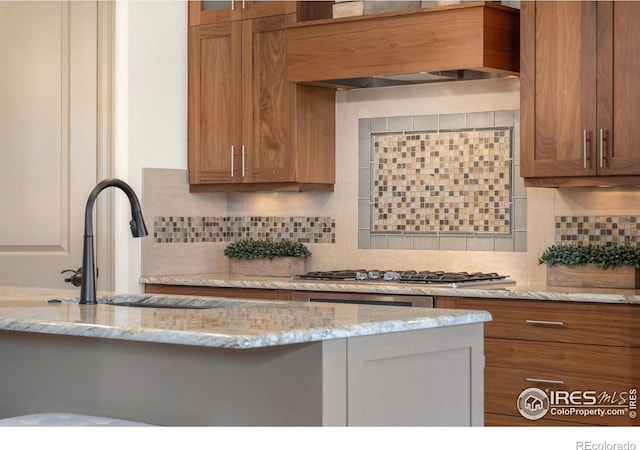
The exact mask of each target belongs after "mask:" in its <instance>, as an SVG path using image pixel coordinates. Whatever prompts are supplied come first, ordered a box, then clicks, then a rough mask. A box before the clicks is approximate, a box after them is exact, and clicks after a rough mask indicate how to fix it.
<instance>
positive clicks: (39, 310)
mask: <svg viewBox="0 0 640 450" xmlns="http://www.w3.org/2000/svg"><path fill="white" fill-rule="evenodd" d="M148 297H150V296H149V295H124V296H123V295H121V296H117V295H116V296H112V295H105V294H101V293H98V305H80V304H78V298H79V292H78V291H77V290H73V289H68V290H67V289H63V290H54V289H42V288H25V287H12V286H0V330H9V331H21V332H30V333H47V334H60V335H69V336H83V337H96V338H108V339H122V340H131V341H145V342H158V343H166V344H181V345H195V346H203V347H221V348H238V349H247V348H260V347H268V346H274V345H286V344H297V343H304V342H314V341H322V340H327V339H337V338H347V337H354V336H364V335H372V334H384V333H391V332H397V331H408V330H418V329H427V328H437V327H446V326H453V325H464V324H472V323H482V322H487V321H490V320H491V314H489V313H488V312H486V311H466V310H447V309H432V308H398V307H394V306H390V307H389V306H371V305H344V304H317V303H313V304H311V303H304V302H271V301H250V300H235V299H215V298H207V297H186V296H169V295H167V296H156V295H154V296H152V297H150V298H149V299H148V300H144V299H145V298H148ZM51 300H53V301H54V302H55V303H51ZM132 300H133V301H145V302H147V303H149V302H158V303H183V304H185V305H190V306H193V305H194V304H195V305H200V306H205V305H210V306H215V307H214V308H212V309H165V308H156V307H149V308H147V307H144V308H143V307H125V306H115V305H112V304H108V303H106V302H108V301H113V302H123V301H132Z"/></svg>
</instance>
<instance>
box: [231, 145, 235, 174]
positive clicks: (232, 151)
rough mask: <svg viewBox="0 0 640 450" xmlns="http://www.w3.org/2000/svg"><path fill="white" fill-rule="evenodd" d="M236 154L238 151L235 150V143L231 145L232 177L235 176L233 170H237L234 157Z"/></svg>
mask: <svg viewBox="0 0 640 450" xmlns="http://www.w3.org/2000/svg"><path fill="white" fill-rule="evenodd" d="M235 155H236V152H235V151H234V150H233V144H232V145H231V177H233V172H234V171H235V167H233V157H234V156H235Z"/></svg>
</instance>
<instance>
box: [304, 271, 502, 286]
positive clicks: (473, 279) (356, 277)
mask: <svg viewBox="0 0 640 450" xmlns="http://www.w3.org/2000/svg"><path fill="white" fill-rule="evenodd" d="M507 278H508V276H506V275H499V274H497V273H495V272H492V273H484V272H471V273H469V272H443V271H428V270H423V271H416V270H401V271H397V270H378V269H346V270H329V271H316V272H307V273H305V274H303V275H298V276H296V277H294V279H297V280H314V281H362V282H394V283H414V284H448V285H451V284H453V285H458V284H476V285H477V284H494V283H502V284H504V283H505V280H506V279H507Z"/></svg>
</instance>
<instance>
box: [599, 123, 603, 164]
mask: <svg viewBox="0 0 640 450" xmlns="http://www.w3.org/2000/svg"><path fill="white" fill-rule="evenodd" d="M602 167H604V130H603V129H602V128H600V168H602Z"/></svg>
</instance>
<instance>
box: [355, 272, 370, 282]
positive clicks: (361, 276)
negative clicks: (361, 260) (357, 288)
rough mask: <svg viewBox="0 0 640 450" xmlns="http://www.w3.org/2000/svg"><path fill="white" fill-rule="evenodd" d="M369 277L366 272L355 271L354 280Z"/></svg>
mask: <svg viewBox="0 0 640 450" xmlns="http://www.w3.org/2000/svg"><path fill="white" fill-rule="evenodd" d="M367 278H369V274H368V273H367V272H356V280H358V281H362V280H366V279H367Z"/></svg>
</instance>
